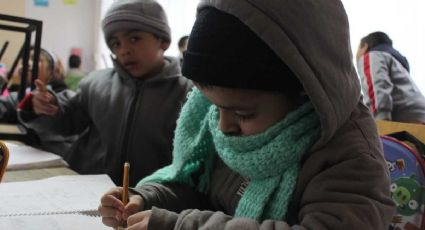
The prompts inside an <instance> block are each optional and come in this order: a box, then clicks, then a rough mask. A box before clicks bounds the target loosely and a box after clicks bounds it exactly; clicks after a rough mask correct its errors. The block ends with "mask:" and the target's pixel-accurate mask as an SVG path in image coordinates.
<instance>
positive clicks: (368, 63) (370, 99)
mask: <svg viewBox="0 0 425 230" xmlns="http://www.w3.org/2000/svg"><path fill="white" fill-rule="evenodd" d="M357 69H358V72H359V75H360V78H361V82H362V89H363V94H364V101H365V103H366V104H367V105H368V106H369V108H370V110H371V111H372V113H373V114H374V116H375V118H376V119H383V120H393V121H399V122H420V123H424V124H425V97H424V96H423V94H422V93H421V92H420V90H419V89H418V87H417V86H416V85H415V83H414V82H413V80H412V78H411V77H410V74H409V72H408V71H407V70H406V68H404V67H403V65H402V64H401V63H400V62H399V61H398V60H397V59H396V58H394V57H393V56H392V55H391V54H390V53H387V52H384V51H370V52H367V53H365V54H364V55H363V56H362V57H361V59H359V61H358V62H357Z"/></svg>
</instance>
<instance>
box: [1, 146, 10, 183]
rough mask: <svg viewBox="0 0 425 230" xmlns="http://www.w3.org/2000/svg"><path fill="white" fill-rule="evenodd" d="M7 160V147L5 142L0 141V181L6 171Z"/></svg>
mask: <svg viewBox="0 0 425 230" xmlns="http://www.w3.org/2000/svg"><path fill="white" fill-rule="evenodd" d="M8 161H9V149H8V148H7V146H6V144H5V143H4V142H2V141H0V182H1V179H2V178H3V174H4V172H5V171H6V167H7V162H8Z"/></svg>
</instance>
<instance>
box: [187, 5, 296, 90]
mask: <svg viewBox="0 0 425 230" xmlns="http://www.w3.org/2000/svg"><path fill="white" fill-rule="evenodd" d="M182 73H183V75H184V76H185V77H187V78H189V79H191V80H193V81H195V82H198V83H201V84H206V85H214V86H221V87H226V88H238V89H256V90H267V91H281V92H284V93H285V94H294V93H296V94H297V93H299V92H301V91H302V90H303V87H302V86H301V84H300V82H299V81H298V79H297V77H296V76H295V75H294V73H293V72H292V71H291V70H290V69H289V68H288V66H287V65H285V63H283V61H282V60H281V59H280V58H279V57H278V56H277V55H276V53H275V52H274V51H273V50H272V49H271V48H270V47H269V46H268V45H266V43H265V42H264V41H263V40H262V39H260V38H259V37H258V36H257V35H256V34H255V33H254V32H253V31H252V30H250V29H249V28H248V27H247V26H246V25H245V24H243V23H242V22H241V21H240V20H239V19H238V18H236V17H234V16H233V15H230V14H227V13H224V12H222V11H219V10H217V9H216V8H213V7H206V8H204V9H202V10H201V11H199V12H198V15H197V18H196V21H195V24H194V25H193V28H192V32H191V34H190V36H189V42H188V47H187V51H186V52H185V54H184V58H183V66H182Z"/></svg>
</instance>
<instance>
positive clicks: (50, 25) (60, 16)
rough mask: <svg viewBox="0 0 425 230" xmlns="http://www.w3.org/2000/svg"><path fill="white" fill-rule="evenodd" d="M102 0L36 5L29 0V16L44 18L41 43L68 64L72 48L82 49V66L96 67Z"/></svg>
mask: <svg viewBox="0 0 425 230" xmlns="http://www.w3.org/2000/svg"><path fill="white" fill-rule="evenodd" d="M97 1H98V0H95V1H93V0H77V1H76V2H77V3H76V4H75V5H71V6H69V5H65V4H63V1H62V0H50V1H49V6H48V7H35V6H34V0H25V16H26V17H29V18H33V19H37V20H42V21H43V33H42V41H41V46H42V47H44V48H47V49H49V50H51V51H53V52H54V53H56V54H57V55H58V56H59V57H60V58H61V59H62V61H63V62H64V63H63V64H64V66H65V68H66V67H67V63H68V57H69V55H70V52H71V48H72V47H79V48H82V50H83V53H82V55H83V56H82V68H83V70H85V71H88V70H92V69H93V68H94V55H93V54H94V47H95V39H94V31H95V29H97V28H98V27H99V25H95V23H94V22H95V21H96V20H95V16H96V14H95V11H96V9H95V5H96V2H97Z"/></svg>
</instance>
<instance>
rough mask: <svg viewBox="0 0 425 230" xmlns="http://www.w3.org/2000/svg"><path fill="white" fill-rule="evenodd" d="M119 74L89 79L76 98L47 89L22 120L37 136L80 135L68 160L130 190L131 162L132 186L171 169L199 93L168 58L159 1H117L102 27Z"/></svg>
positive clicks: (40, 90)
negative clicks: (191, 96) (180, 124)
mask: <svg viewBox="0 0 425 230" xmlns="http://www.w3.org/2000/svg"><path fill="white" fill-rule="evenodd" d="M102 29H103V32H104V36H105V40H106V42H107V44H108V46H109V48H110V50H111V51H112V53H113V55H114V58H113V62H114V68H110V69H104V70H100V71H94V72H92V73H91V74H89V75H88V76H87V77H85V78H84V79H83V80H82V81H81V82H80V85H79V88H78V89H77V92H76V94H75V95H74V96H71V95H70V92H69V91H67V92H64V93H61V94H53V93H52V92H51V91H48V90H47V89H46V87H45V84H43V83H42V82H40V81H36V85H37V90H35V92H34V93H33V96H32V98H31V99H27V102H29V103H27V104H32V105H30V106H27V107H24V106H23V107H22V110H21V111H20V118H21V120H22V121H23V122H24V123H25V124H26V125H27V126H28V127H31V128H33V129H35V130H50V131H51V132H54V133H57V134H62V135H70V134H79V135H80V136H79V138H78V140H77V142H76V143H75V144H74V145H73V146H72V149H71V150H70V151H69V152H67V153H65V154H64V159H65V160H66V161H67V162H68V163H69V165H70V167H71V168H72V169H74V170H75V171H77V172H78V173H81V174H96V173H107V174H109V176H110V177H111V178H112V180H113V181H114V182H115V183H116V184H121V183H122V167H123V164H124V162H126V161H128V162H130V164H131V165H132V167H131V169H130V185H131V186H134V185H135V184H136V183H137V181H139V180H140V179H141V178H143V177H144V176H146V175H148V174H150V173H152V172H153V171H155V170H156V169H158V168H159V167H162V166H164V165H167V164H169V163H170V161H171V150H172V138H173V131H174V128H175V123H176V119H177V116H178V113H179V111H180V108H181V105H182V103H183V101H184V100H185V99H186V94H187V92H188V91H189V90H190V88H191V87H192V83H191V81H190V80H187V79H185V78H183V77H182V76H181V72H180V67H179V62H178V61H177V60H175V59H172V58H169V57H165V56H164V51H165V50H167V48H168V47H169V44H170V41H171V37H170V28H169V26H168V21H167V18H166V15H165V12H164V10H163V8H162V7H161V6H160V5H159V4H158V3H157V2H156V1H153V0H123V1H116V2H114V3H113V4H112V6H111V7H110V8H109V9H108V11H107V12H106V15H105V17H104V19H103V21H102Z"/></svg>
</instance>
